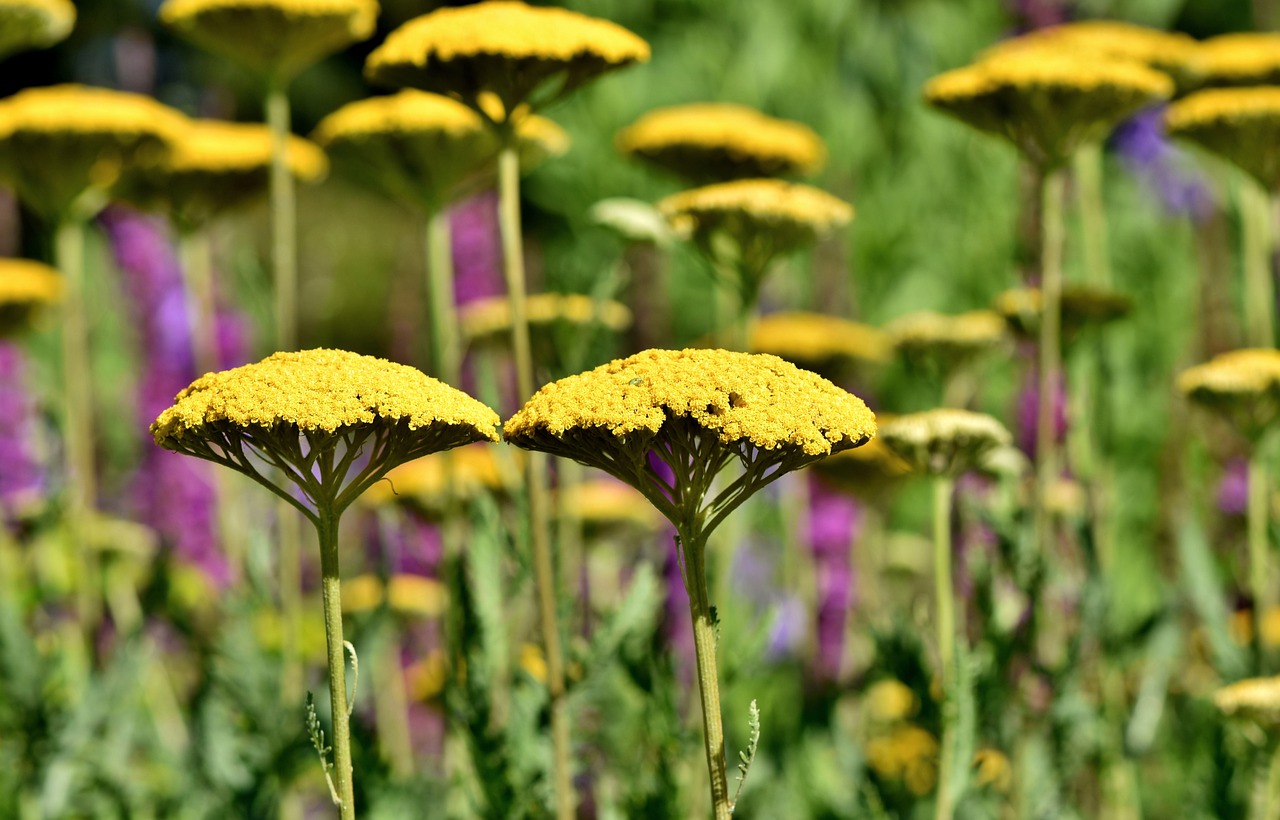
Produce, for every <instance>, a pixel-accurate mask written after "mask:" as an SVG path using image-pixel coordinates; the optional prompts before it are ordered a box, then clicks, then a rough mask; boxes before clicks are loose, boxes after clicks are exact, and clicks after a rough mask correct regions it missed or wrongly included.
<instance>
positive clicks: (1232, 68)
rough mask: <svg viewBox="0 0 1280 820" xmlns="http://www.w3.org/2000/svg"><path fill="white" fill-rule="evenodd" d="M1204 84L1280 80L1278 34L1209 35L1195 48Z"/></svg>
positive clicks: (1197, 63)
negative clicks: (1209, 36) (1208, 37)
mask: <svg viewBox="0 0 1280 820" xmlns="http://www.w3.org/2000/svg"><path fill="white" fill-rule="evenodd" d="M1194 65H1195V69H1196V71H1197V73H1198V74H1199V75H1200V77H1201V79H1202V81H1203V82H1204V83H1205V84H1206V85H1211V86H1217V85H1239V86H1265V85H1275V84H1276V83H1277V82H1280V34H1275V33H1270V32H1240V33H1236V34H1223V35H1221V36H1218V37H1212V38H1210V39H1208V40H1205V41H1204V42H1202V43H1200V45H1199V47H1198V48H1197V50H1196V58H1195V62H1194Z"/></svg>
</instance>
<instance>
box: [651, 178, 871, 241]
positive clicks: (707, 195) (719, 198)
mask: <svg viewBox="0 0 1280 820" xmlns="http://www.w3.org/2000/svg"><path fill="white" fill-rule="evenodd" d="M658 210H660V211H661V212H662V213H663V215H664V216H666V217H667V219H668V220H670V222H671V224H672V226H673V227H674V228H675V229H676V230H678V231H680V232H682V233H686V234H691V233H694V232H696V231H698V230H701V229H704V228H710V227H713V226H714V225H717V224H719V223H720V222H721V221H723V220H724V219H725V218H726V217H728V218H732V217H745V218H747V219H749V220H750V221H751V222H752V223H758V229H766V228H767V227H768V226H771V225H772V226H777V227H779V228H792V229H800V230H803V231H806V232H808V233H809V234H811V235H820V234H824V233H827V232H828V231H831V230H834V229H835V228H838V227H840V226H842V225H846V224H848V223H849V222H850V221H851V220H852V219H853V208H852V207H851V206H850V205H849V204H848V203H846V202H842V201H840V200H839V199H836V198H835V197H833V196H832V195H831V194H828V193H827V192H826V191H821V190H819V189H817V188H813V187H811V186H808V185H798V184H795V183H790V182H783V181H782V180H777V179H745V180H738V181H735V182H725V183H721V184H718V185H707V186H705V187H702V188H695V189H693V190H691V191H683V192H681V193H678V194H673V195H672V196H669V197H667V198H666V199H664V200H662V201H661V202H659V203H658Z"/></svg>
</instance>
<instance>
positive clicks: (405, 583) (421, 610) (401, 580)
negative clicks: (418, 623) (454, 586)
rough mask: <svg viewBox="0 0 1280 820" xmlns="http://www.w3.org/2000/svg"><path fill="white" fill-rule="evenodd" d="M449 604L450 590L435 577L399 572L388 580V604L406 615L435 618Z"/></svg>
mask: <svg viewBox="0 0 1280 820" xmlns="http://www.w3.org/2000/svg"><path fill="white" fill-rule="evenodd" d="M448 604H449V591H448V590H447V589H446V588H445V586H444V584H442V583H440V582H439V581H437V580H435V579H434V578H426V577H423V576H421V575H411V574H409V573H399V574H396V575H392V576H391V578H390V579H389V580H388V581H387V605H388V606H390V607H391V608H392V609H393V610H395V611H396V612H399V613H401V614H404V615H418V616H421V617H423V618H435V617H438V616H439V615H440V614H441V613H443V612H444V611H445V608H446V607H447V606H448Z"/></svg>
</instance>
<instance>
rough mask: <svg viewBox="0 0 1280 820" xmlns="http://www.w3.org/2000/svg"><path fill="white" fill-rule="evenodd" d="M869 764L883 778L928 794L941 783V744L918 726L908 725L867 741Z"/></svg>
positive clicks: (912, 791)
mask: <svg viewBox="0 0 1280 820" xmlns="http://www.w3.org/2000/svg"><path fill="white" fill-rule="evenodd" d="M866 750H867V765H868V766H870V767H871V770H872V771H874V772H875V773H876V775H877V776H879V777H880V778H882V779H885V780H893V781H900V782H902V783H903V785H905V786H906V787H907V789H908V790H909V791H911V793H912V794H915V795H921V796H923V795H926V794H928V793H929V792H931V791H933V787H934V785H935V784H936V783H937V781H938V741H937V739H936V738H934V736H933V735H931V734H929V732H928V731H926V730H925V729H922V728H921V727H919V726H917V725H915V724H914V723H904V724H902V725H900V726H896V727H894V728H892V729H890V730H889V731H888V732H886V733H884V734H880V735H876V736H875V737H872V738H871V739H870V740H868V741H867V745H866Z"/></svg>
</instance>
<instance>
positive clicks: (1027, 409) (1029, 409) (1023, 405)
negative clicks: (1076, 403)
mask: <svg viewBox="0 0 1280 820" xmlns="http://www.w3.org/2000/svg"><path fill="white" fill-rule="evenodd" d="M1023 385H1024V386H1023V388H1022V392H1021V393H1019V394H1018V447H1020V448H1021V449H1022V451H1023V452H1024V453H1026V454H1027V457H1028V458H1030V459H1032V460H1034V459H1035V457H1036V427H1037V424H1038V419H1039V413H1040V389H1039V385H1040V375H1039V372H1038V371H1037V370H1036V369H1035V368H1034V367H1033V368H1031V369H1030V370H1028V371H1027V378H1026V381H1025V382H1024V383H1023ZM1066 436H1067V384H1066V379H1065V378H1064V377H1063V375H1062V373H1061V372H1059V373H1058V378H1057V379H1056V380H1055V383H1054V389H1053V437H1054V441H1055V442H1057V443H1059V444H1060V443H1062V441H1063V440H1064V439H1065V438H1066Z"/></svg>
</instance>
